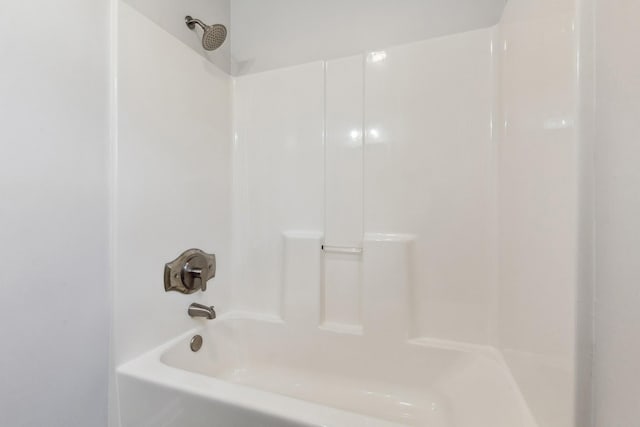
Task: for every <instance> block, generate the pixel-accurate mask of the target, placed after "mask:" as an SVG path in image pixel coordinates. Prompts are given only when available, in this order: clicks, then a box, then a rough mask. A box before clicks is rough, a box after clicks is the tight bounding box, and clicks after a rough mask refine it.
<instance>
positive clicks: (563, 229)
mask: <svg viewBox="0 0 640 427" xmlns="http://www.w3.org/2000/svg"><path fill="white" fill-rule="evenodd" d="M576 13H577V12H576V10H575V6H574V5H573V2H571V1H561V2H545V4H544V5H543V4H540V5H537V6H534V5H533V3H532V2H528V1H524V0H514V1H510V2H509V3H508V4H507V7H506V9H505V14H504V17H503V22H502V24H501V26H500V41H499V43H498V44H497V47H498V48H499V49H500V50H501V51H502V53H501V66H500V79H499V81H500V92H499V93H500V108H501V111H500V116H499V117H500V119H499V121H498V123H499V124H500V125H499V126H498V128H497V132H498V137H499V138H500V140H499V143H500V150H499V153H500V156H499V159H500V160H499V180H498V182H499V190H498V193H499V225H500V244H499V255H500V279H499V284H500V293H499V314H498V322H497V324H498V325H499V341H498V342H499V344H498V345H499V347H500V348H501V349H502V350H503V353H504V356H505V359H506V361H507V363H508V364H509V367H510V369H511V370H512V373H513V375H514V377H515V379H516V380H517V381H518V384H519V386H520V387H521V389H522V392H523V394H524V396H525V398H526V400H527V402H528V403H529V405H530V407H531V409H532V412H533V413H534V416H535V417H536V420H537V421H538V423H539V424H540V425H544V426H548V427H551V426H554V427H556V426H557V427H565V426H573V425H575V407H574V404H575V402H574V396H575V384H576V378H575V372H576V353H575V351H576V346H577V330H576V325H577V309H576V307H577V297H578V286H579V282H578V271H579V264H578V259H579V258H578V247H577V244H578V227H579V224H580V222H579V221H580V216H579V215H580V212H579V211H578V206H579V186H578V183H579V173H580V164H579V148H580V147H579V140H578V126H579V122H578V119H579V117H578V112H579V110H578V101H579V98H578V88H579V86H578V77H579V74H578V71H579V70H578V63H577V58H578V35H577V32H576V26H575V25H576ZM541 34H544V35H545V36H544V37H541V36H540V35H541Z"/></svg>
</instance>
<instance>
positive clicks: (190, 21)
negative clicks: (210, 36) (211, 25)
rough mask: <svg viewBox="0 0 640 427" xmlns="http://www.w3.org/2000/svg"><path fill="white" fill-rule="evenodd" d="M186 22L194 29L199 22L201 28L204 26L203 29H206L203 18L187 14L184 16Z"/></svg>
mask: <svg viewBox="0 0 640 427" xmlns="http://www.w3.org/2000/svg"><path fill="white" fill-rule="evenodd" d="M184 21H185V23H186V24H187V27H189V29H191V30H193V29H194V28H195V27H196V24H198V25H199V26H200V28H202V29H203V30H204V29H206V27H207V26H206V25H205V24H204V22H202V21H201V20H199V19H197V18H192V17H190V16H187V17H186V18H184Z"/></svg>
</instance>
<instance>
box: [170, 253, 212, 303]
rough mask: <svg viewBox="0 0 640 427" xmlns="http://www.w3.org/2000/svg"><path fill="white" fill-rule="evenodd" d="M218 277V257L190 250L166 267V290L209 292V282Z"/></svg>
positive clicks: (189, 292)
mask: <svg viewBox="0 0 640 427" xmlns="http://www.w3.org/2000/svg"><path fill="white" fill-rule="evenodd" d="M215 275H216V256H215V255H214V254H207V253H205V252H203V251H201V250H200V249H189V250H188V251H186V252H184V253H183V254H181V255H180V256H179V257H178V258H176V259H175V260H173V261H171V262H169V263H167V264H165V266H164V290H165V291H166V292H169V291H177V292H181V293H183V294H192V293H194V292H197V291H199V290H202V291H203V292H204V291H206V290H207V281H208V280H210V279H213V278H214V277H215Z"/></svg>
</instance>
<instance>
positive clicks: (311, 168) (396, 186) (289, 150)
mask: <svg viewBox="0 0 640 427" xmlns="http://www.w3.org/2000/svg"><path fill="white" fill-rule="evenodd" d="M528 3H529V2H528V1H527V0H513V1H510V2H509V3H508V4H507V7H506V10H505V11H504V14H503V16H502V21H501V22H500V23H499V24H498V25H496V26H491V27H488V28H481V29H474V30H473V31H467V32H461V33H457V34H451V35H446V36H442V37H437V38H430V39H428V40H418V41H414V42H412V43H396V44H395V45H393V46H391V47H385V48H384V49H377V50H371V51H367V52H366V53H361V54H353V55H350V56H349V55H348V56H344V57H340V58H338V59H328V60H327V59H326V58H322V59H323V60H316V61H310V62H308V63H304V64H302V65H294V66H288V67H286V68H277V67H273V63H272V62H269V61H260V60H256V62H255V63H253V64H254V66H256V67H265V68H266V67H267V65H265V64H267V63H269V64H271V65H270V67H271V68H273V69H271V70H269V71H264V72H259V73H253V74H250V73H248V74H246V75H242V76H236V77H233V78H232V77H230V76H227V75H223V74H222V73H218V72H217V71H215V70H212V69H210V68H209V66H210V64H209V63H208V62H207V61H206V60H204V59H202V57H200V53H196V52H193V51H191V50H189V49H186V48H185V49H186V50H185V51H182V50H180V44H179V43H176V42H175V41H172V40H171V39H172V36H171V35H170V34H168V33H166V32H164V31H162V30H159V29H158V28H157V27H156V26H155V24H153V23H151V22H150V21H148V20H147V19H146V18H145V17H144V16H142V15H141V14H139V13H138V12H136V11H134V10H133V9H131V8H129V7H128V6H127V5H125V4H121V5H120V11H119V16H120V18H119V19H120V22H121V31H122V32H124V33H125V34H127V33H128V32H135V31H140V28H143V29H144V32H145V34H147V37H145V39H144V40H146V42H141V43H138V41H137V39H135V38H132V39H127V42H126V43H123V44H122V45H121V48H120V49H121V51H120V55H121V58H120V64H121V65H120V67H121V71H120V72H121V74H122V76H121V81H122V82H123V83H122V84H121V87H136V88H137V86H136V84H140V82H141V81H143V76H144V74H143V73H142V71H143V70H139V69H140V68H144V67H147V68H150V69H154V70H156V71H155V72H154V81H153V82H152V83H149V82H147V83H146V84H145V85H141V87H140V88H137V89H136V90H138V91H141V92H140V94H139V97H138V98H136V97H131V96H129V97H126V96H125V97H123V98H121V99H122V101H121V102H123V103H124V106H125V107H127V108H129V109H132V108H134V107H135V108H140V105H143V104H144V103H143V102H142V103H141V102H140V101H139V99H144V98H145V95H144V93H143V92H145V91H149V93H154V90H157V88H159V87H161V86H162V85H171V84H172V83H171V81H172V80H173V79H174V76H175V75H176V73H178V74H179V75H185V76H190V75H191V74H190V73H191V72H190V69H189V67H195V68H197V70H198V71H197V73H196V74H194V76H193V77H194V78H197V80H198V81H197V82H193V83H192V84H191V85H190V86H189V87H188V90H187V91H186V92H181V94H180V95H179V96H183V97H184V99H185V102H186V100H187V99H190V97H191V96H193V97H195V96H196V91H197V88H198V85H199V84H202V85H204V87H208V88H209V89H208V90H209V91H210V92H208V93H209V94H210V95H211V96H208V97H199V98H198V101H197V102H198V104H197V105H193V106H191V107H188V108H191V109H195V108H198V114H199V115H198V116H197V120H198V121H200V120H207V117H208V115H207V114H204V113H203V112H202V111H206V110H203V109H202V108H205V109H207V108H208V109H209V110H212V109H214V110H216V112H217V113H219V114H216V115H215V120H216V125H215V126H214V127H208V126H201V127H200V128H199V129H198V132H199V134H198V135H197V137H196V138H194V140H193V141H190V142H189V144H192V145H191V146H190V147H191V148H192V149H194V150H196V151H197V150H199V149H200V148H202V149H205V150H212V149H213V150H215V153H212V152H211V151H209V152H208V153H209V154H208V155H212V156H213V157H212V159H214V160H212V161H213V162H216V166H217V167H216V168H208V167H205V168H204V169H200V168H198V169H193V168H191V167H184V169H185V170H184V174H178V176H176V177H174V179H175V180H177V181H178V182H173V183H172V184H171V185H172V186H173V187H175V188H179V187H181V186H183V185H184V186H187V187H188V188H189V189H190V191H193V194H192V193H189V192H187V194H179V195H178V196H177V197H184V202H185V203H189V202H191V201H192V200H193V197H195V196H201V192H200V191H199V190H198V191H196V190H197V189H198V188H200V187H198V186H197V185H195V183H199V184H198V185H200V184H202V182H203V181H204V182H206V181H207V180H210V181H211V182H213V183H214V187H213V189H212V191H213V192H214V193H215V194H216V196H217V199H216V203H210V204H207V205H206V206H205V207H204V209H202V210H200V211H199V212H198V213H197V215H199V217H198V219H199V221H198V222H196V223H192V222H191V221H185V223H184V224H183V226H182V227H181V228H180V229H179V230H176V233H175V235H174V234H172V233H168V234H167V236H166V238H165V240H164V241H162V242H161V244H159V245H158V246H157V247H156V248H154V251H153V252H152V254H151V256H150V258H153V260H152V261H153V262H149V263H148V265H146V264H145V265H144V266H143V268H141V269H140V268H139V269H138V270H137V271H136V274H138V273H139V274H140V275H142V274H145V275H149V276H154V275H156V276H157V274H158V271H159V269H161V268H162V265H163V264H164V262H166V260H167V259H171V257H175V256H176V255H178V251H179V250H181V249H184V248H187V247H195V246H197V247H201V248H202V249H204V250H205V251H206V252H215V253H216V255H217V261H218V270H217V276H216V278H215V279H214V280H213V281H212V282H210V283H209V286H208V289H207V292H206V293H204V294H202V293H197V294H193V295H192V296H182V295H169V294H164V293H163V292H162V288H161V285H159V284H158V283H156V282H153V283H151V282H150V281H147V282H148V283H147V282H145V283H147V285H146V286H147V287H146V288H145V289H144V290H142V289H141V288H136V292H137V293H135V294H134V295H128V296H127V298H129V299H131V298H132V297H135V298H138V299H139V300H140V301H148V300H153V301H157V303H158V304H157V305H158V307H157V312H155V315H154V317H155V318H156V319H160V320H158V322H161V323H160V324H158V323H156V324H155V325H152V322H151V321H149V331H148V335H145V332H144V325H140V324H135V325H134V327H132V328H131V330H128V328H129V327H128V326H127V327H125V326H124V325H123V327H122V328H121V329H120V331H121V334H122V336H121V337H120V338H118V342H119V343H120V348H121V349H122V350H121V351H122V354H123V355H122V356H120V357H119V358H118V363H119V368H118V393H119V404H120V408H119V409H120V422H121V424H122V426H142V425H150V426H151V425H158V424H159V423H161V424H162V425H166V426H210V425H221V426H227V425H229V426H231V425H239V426H252V425H260V426H274V427H275V426H332V427H353V426H368V427H385V426H386V427H391V426H395V427H398V426H405V427H406V426H433V427H485V426H486V427H534V426H538V427H543V426H544V427H570V426H574V425H575V423H574V417H575V414H574V412H575V411H574V393H575V390H574V383H575V369H576V367H575V353H574V352H575V342H576V330H575V324H576V319H575V316H576V313H575V305H576V296H575V293H576V290H575V287H576V276H575V274H576V273H575V272H576V271H577V265H576V263H577V260H576V259H577V257H576V256H575V252H576V247H575V242H576V241H577V238H576V233H577V221H578V214H577V203H578V202H577V174H578V171H577V160H576V141H577V136H576V135H577V131H576V126H577V123H578V116H577V113H576V108H577V107H576V105H577V102H576V97H577V93H575V89H571V90H567V89H566V88H575V87H576V86H577V85H576V80H577V76H578V70H577V64H576V63H575V57H576V56H577V55H576V53H577V51H578V42H577V37H578V36H577V33H576V31H577V30H576V25H575V24H576V14H575V10H574V9H575V5H574V4H573V3H569V2H566V4H565V2H562V7H559V5H558V4H555V7H551V6H549V8H548V9H547V10H545V11H544V13H541V10H540V9H536V8H530V7H528V6H530V5H529V4H528ZM188 13H191V12H188ZM194 16H203V18H204V17H206V18H207V20H208V17H207V16H205V15H201V14H199V13H198V14H197V15H196V13H194ZM182 17H184V14H182ZM177 19H181V18H180V17H177ZM205 21H206V20H205ZM212 22H213V21H212ZM224 22H225V23H228V21H224ZM182 25H183V26H184V23H182ZM228 27H229V33H230V40H231V41H233V37H234V34H233V31H234V29H233V28H234V27H233V22H231V25H229V26H228ZM541 32H543V33H544V34H546V36H545V37H544V38H541V37H539V35H540V33H541ZM145 43H152V44H153V43H158V44H163V49H165V50H166V49H167V47H166V46H164V44H168V45H170V46H171V49H174V50H175V51H176V52H180V55H182V56H183V57H184V58H183V59H184V61H183V62H184V63H183V64H175V63H169V62H166V61H167V60H164V61H165V62H166V63H164V62H163V67H158V66H157V65H158V64H155V63H154V60H153V56H151V57H149V58H146V59H145V60H144V61H143V60H141V59H139V58H138V57H137V56H136V55H137V53H138V52H140V51H141V50H144V49H145V48H147V45H145ZM316 59H320V58H316ZM540 63H544V64H545V67H544V70H542V71H541V70H540V67H539V64H540ZM260 64H262V65H260ZM249 65H250V64H249V63H245V64H244V67H245V68H243V69H244V70H245V72H247V70H250V69H251V67H249ZM247 67H248V68H247ZM232 68H233V67H232ZM532 70H536V73H535V75H534V74H533V71H532ZM211 88H214V89H215V91H214V90H211ZM176 96H178V95H176ZM214 97H215V101H216V104H215V105H214V104H213V101H212V99H213V98H214ZM223 101H227V102H228V104H227V105H232V106H233V109H232V112H225V110H224V108H222V107H220V105H221V104H220V103H221V102H223ZM210 102H211V103H212V104H211V105H209V103H210ZM185 105H186V104H185ZM200 107H201V108H200ZM163 108H165V107H163ZM173 108H175V111H174V112H173V113H174V114H175V116H176V117H178V118H179V119H180V120H176V123H177V124H182V123H188V122H190V121H191V120H195V119H193V118H190V117H189V113H190V111H189V110H188V109H186V110H184V109H183V108H182V107H179V106H175V107H173ZM185 108H186V107H185ZM225 119H227V120H228V122H227V124H226V125H225V124H224V120H225ZM123 126H124V127H125V128H124V131H123V132H121V134H122V135H124V136H127V135H132V136H135V137H136V139H134V138H128V139H127V141H128V143H130V144H131V146H130V147H128V149H129V150H132V155H134V156H135V155H137V154H136V153H135V147H136V146H137V145H136V144H138V145H140V146H145V144H147V143H148V144H151V141H153V142H156V141H155V138H156V137H159V138H160V141H161V142H162V143H163V144H165V145H166V148H167V150H170V151H171V152H172V154H173V157H172V158H170V157H171V156H168V155H167V156H166V159H165V158H161V159H159V160H155V161H156V162H157V163H156V164H155V166H156V169H155V172H154V173H158V174H162V173H164V171H163V168H162V166H168V165H172V166H174V167H175V157H176V156H178V157H179V158H180V159H183V162H184V164H185V165H187V166H193V165H195V164H198V165H199V163H197V162H195V160H194V159H192V158H191V157H190V156H187V155H185V154H183V153H182V152H181V151H180V152H179V151H177V149H175V150H174V148H173V147H172V143H171V141H170V140H169V139H166V140H165V138H164V136H158V134H157V133H156V131H155V130H152V129H151V128H149V129H147V128H145V125H144V124H142V125H139V124H137V123H134V124H132V123H129V122H127V123H124V125H123ZM127 126H130V127H127ZM167 126H168V124H167ZM214 134H215V135H214ZM225 137H227V139H226V140H223V138H225ZM212 140H214V141H215V142H211V141H212ZM145 141H146V142H145ZM141 152H144V150H141ZM192 152H193V151H192ZM198 160H201V159H198ZM225 162H228V164H225ZM165 163H166V164H165ZM134 164H135V162H131V165H134ZM127 166H128V163H127V162H124V164H123V165H122V168H123V169H124V173H125V174H126V173H127V171H128V170H129V169H128V168H127ZM543 166H544V168H543V169H542V167H543ZM541 170H544V171H545V172H544V174H542V172H540V171H541ZM133 175H134V173H133V172H131V175H130V176H133ZM146 185H151V184H146ZM202 188H204V189H206V186H205V187H202ZM123 191H124V192H125V194H127V193H126V191H127V190H126V189H125V190H123ZM149 194H151V195H150V196H149V197H155V196H154V194H158V205H161V202H163V201H164V199H162V198H161V197H160V195H161V194H162V188H161V187H160V186H158V188H155V187H154V188H153V189H152V191H150V192H149ZM201 199H202V198H201V197H200V198H198V200H201ZM204 200H209V199H208V198H204ZM124 206H125V207H129V205H127V204H126V203H125V204H124ZM548 212H555V214H554V215H547V214H546V213H548ZM171 214H172V212H168V213H165V214H163V215H160V216H159V217H158V218H156V219H155V221H157V223H158V224H159V225H163V226H170V224H171ZM200 221H202V223H203V224H206V233H205V235H203V234H202V229H201V228H200ZM125 223H126V222H125ZM153 230H154V229H153V227H151V226H149V227H148V230H147V229H144V231H145V232H148V233H150V234H153ZM226 230H230V235H228V234H225V233H226ZM178 231H179V232H180V233H182V234H179V233H178ZM127 239H128V237H127V236H126V235H123V236H122V241H121V242H122V244H123V245H124V244H125V243H126V242H127V241H128V240H127ZM130 243H131V244H132V245H135V242H130ZM212 245H217V247H216V246H213V247H212ZM131 250H133V249H131ZM138 267H139V266H138ZM126 268H127V267H126V266H125V267H124V269H123V270H122V273H121V274H122V275H123V276H124V275H125V273H126V271H125V270H126ZM147 270H148V271H147ZM140 280H143V279H142V277H140ZM194 302H196V303H201V304H203V306H205V307H208V306H211V305H215V306H216V311H218V313H221V315H219V316H218V318H217V319H215V320H209V321H207V320H193V319H190V318H188V316H186V308H187V306H188V305H189V304H190V303H194ZM127 304H130V305H131V306H133V305H134V304H133V302H131V300H128V302H127V303H123V304H122V305H121V307H123V308H122V310H123V311H122V312H123V313H124V314H125V317H126V313H127ZM154 309H156V308H154ZM131 317H132V315H131ZM116 323H117V322H116ZM116 333H117V332H116ZM195 334H200V335H201V336H202V337H203V346H202V349H201V350H200V351H198V352H195V353H194V352H192V351H191V349H190V348H189V343H190V340H191V339H192V337H193V336H194V335H195ZM140 336H145V338H144V339H145V340H146V341H145V344H144V345H142V344H141V343H140V341H139V340H138V337H140ZM143 347H146V348H143ZM154 347H155V349H153V350H150V349H152V348H154ZM143 350H145V351H143ZM149 350H150V351H149ZM133 356H138V357H136V358H134V357H133Z"/></svg>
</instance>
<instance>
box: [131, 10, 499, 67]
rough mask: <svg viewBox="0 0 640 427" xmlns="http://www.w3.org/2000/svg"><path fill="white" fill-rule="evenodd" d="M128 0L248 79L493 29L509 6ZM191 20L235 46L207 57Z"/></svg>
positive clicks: (164, 26) (211, 58) (153, 19)
mask: <svg viewBox="0 0 640 427" xmlns="http://www.w3.org/2000/svg"><path fill="white" fill-rule="evenodd" d="M125 1H126V2H127V3H129V4H130V5H132V6H133V7H134V8H136V9H137V10H138V11H139V12H141V13H142V14H144V15H146V16H147V17H148V18H149V19H151V20H152V21H154V22H156V24H158V25H159V26H161V27H162V28H164V29H165V30H166V31H168V32H169V33H171V34H173V35H174V36H175V37H177V38H178V39H180V40H181V41H182V42H183V43H185V44H186V45H188V46H189V47H191V48H192V49H194V50H196V51H197V52H199V53H200V54H201V55H203V56H204V57H205V58H207V59H208V60H210V61H211V62H213V63H214V64H216V65H218V67H220V68H222V69H224V70H225V71H227V72H232V73H233V74H248V73H255V72H259V71H264V70H269V69H274V68H280V67H286V66H291V65H296V64H302V63H306V62H311V61H316V60H322V59H331V58H338V57H343V56H349V55H354V54H357V53H359V52H365V51H370V50H378V49H383V48H386V47H389V46H393V45H397V44H402V43H409V42H414V41H419V40H425V39H428V38H432V37H437V36H442V35H445V34H453V33H460V32H464V31H470V30H475V29H479V28H484V27H488V26H491V25H494V24H497V23H498V21H499V20H500V16H501V14H502V10H503V9H504V6H505V3H506V1H507V0H125ZM187 14H190V15H192V16H194V17H197V18H200V19H202V20H203V21H205V22H206V23H221V24H224V25H227V26H228V27H229V40H228V42H227V43H225V44H224V45H223V47H222V48H220V49H219V50H217V51H215V52H205V51H204V50H203V49H202V47H201V45H200V40H201V38H200V37H201V36H202V34H201V32H200V31H199V30H196V31H192V30H189V29H187V28H186V26H185V25H184V16H185V15H187ZM126 36H127V35H126V34H125V35H120V37H126Z"/></svg>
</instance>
